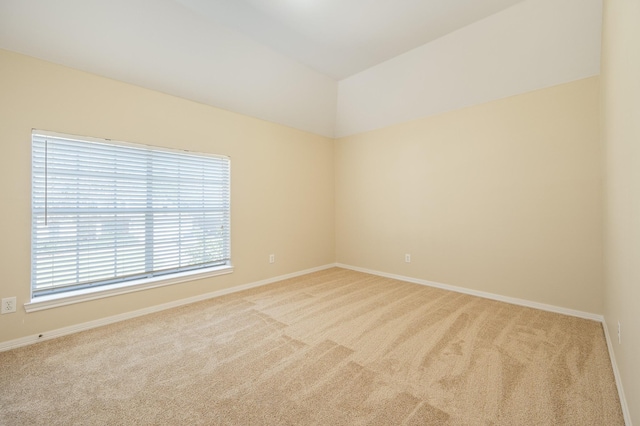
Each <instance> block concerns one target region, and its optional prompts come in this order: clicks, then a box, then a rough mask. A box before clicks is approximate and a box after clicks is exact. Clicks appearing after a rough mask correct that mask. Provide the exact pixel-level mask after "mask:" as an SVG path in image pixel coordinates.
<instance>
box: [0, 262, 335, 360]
mask: <svg viewBox="0 0 640 426" xmlns="http://www.w3.org/2000/svg"><path fill="white" fill-rule="evenodd" d="M335 266H336V265H335V264H329V265H324V266H319V267H316V268H311V269H305V270H304V271H298V272H293V273H291V274H286V275H280V276H277V277H273V278H268V279H265V280H261V281H256V282H253V283H249V284H244V285H239V286H235V287H230V288H225V289H222V290H218V291H214V292H211V293H205V294H201V295H198V296H193V297H188V298H186V299H180V300H175V301H173V302H168V303H164V304H162V305H155V306H150V307H148V308H144V309H139V310H137V311H131V312H125V313H123V314H119V315H114V316H111V317H107V318H101V319H98V320H94V321H88V322H84V323H82V324H76V325H71V326H69V327H63V328H59V329H57V330H51V331H45V332H43V333H39V334H35V335H31V336H26V337H21V338H19V339H14V340H8V341H6V342H0V352H3V351H8V350H10V349H15V348H19V347H21V346H27V345H32V344H34V343H38V342H42V341H45V340H50V339H55V338H56V337H62V336H66V335H69V334H73V333H78V332H80V331H85V330H90V329H92V328H96V327H101V326H103V325H108V324H113V323H116V322H120V321H124V320H127V319H131V318H136V317H139V316H142V315H147V314H151V313H154V312H159V311H164V310H165V309H171V308H175V307H178V306H182V305H188V304H189V303H194V302H200V301H202V300H207V299H212V298H214V297H220V296H224V295H226V294H231V293H236V292H239V291H242V290H248V289H250V288H255V287H260V286H263V285H267V284H272V283H275V282H278V281H282V280H286V279H289V278H295V277H299V276H301V275H306V274H310V273H312V272H317V271H322V270H324V269H329V268H333V267H335Z"/></svg>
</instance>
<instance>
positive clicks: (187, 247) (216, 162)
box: [32, 131, 230, 295]
mask: <svg viewBox="0 0 640 426" xmlns="http://www.w3.org/2000/svg"><path fill="white" fill-rule="evenodd" d="M229 164H230V162H229V159H228V157H223V156H214V155H205V154H203V155H200V154H194V153H188V152H182V151H171V150H167V149H164V148H150V147H146V146H133V145H132V144H126V143H113V142H111V141H95V140H83V138H80V137H75V136H69V137H64V136H61V135H57V134H56V135H55V136H53V135H50V134H39V133H38V132H37V131H34V133H33V135H32V205H33V208H32V214H33V218H32V287H33V294H34V295H38V294H43V293H41V292H47V293H49V292H52V291H53V292H54V291H64V290H68V289H70V288H71V289H73V288H82V287H84V286H94V285H100V284H108V283H112V282H120V281H122V280H124V281H126V280H127V279H136V278H137V277H140V276H154V275H157V274H168V273H171V272H172V271H173V272H177V271H183V270H185V269H190V268H199V267H207V266H211V265H217V264H224V263H225V262H228V261H229V259H230V229H229V228H230V226H229V225H230V222H229V221H230V214H229V211H230V199H229V196H230V182H229V179H230V168H229ZM132 277H133V278H132Z"/></svg>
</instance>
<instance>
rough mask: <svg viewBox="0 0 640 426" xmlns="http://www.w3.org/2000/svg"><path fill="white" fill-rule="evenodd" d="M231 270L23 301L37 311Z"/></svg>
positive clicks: (183, 274) (191, 273)
mask: <svg viewBox="0 0 640 426" xmlns="http://www.w3.org/2000/svg"><path fill="white" fill-rule="evenodd" d="M232 272H233V266H231V265H223V266H215V267H213V268H206V269H197V270H194V271H186V272H181V273H176V274H171V275H170V276H160V277H153V278H143V279H139V280H135V281H127V282H123V283H116V284H109V285H103V286H98V287H90V288H83V289H79V290H73V291H68V292H64V293H56V294H50V295H46V296H38V297H37V298H35V299H32V301H31V302H28V303H25V304H24V309H25V311H27V312H37V311H42V310H45V309H52V308H58V307H60V306H66V305H72V304H75V303H82V302H87V301H89V300H96V299H103V298H105V297H112V296H117V295H120V294H127V293H133V292H136V291H141V290H148V289H151V288H157V287H165V286H168V285H172V284H179V283H183V282H187V281H194V280H200V279H203V278H209V277H215V276H218V275H225V274H230V273H232Z"/></svg>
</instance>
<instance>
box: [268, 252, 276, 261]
mask: <svg viewBox="0 0 640 426" xmlns="http://www.w3.org/2000/svg"><path fill="white" fill-rule="evenodd" d="M275 262H276V255H275V254H270V255H269V263H275Z"/></svg>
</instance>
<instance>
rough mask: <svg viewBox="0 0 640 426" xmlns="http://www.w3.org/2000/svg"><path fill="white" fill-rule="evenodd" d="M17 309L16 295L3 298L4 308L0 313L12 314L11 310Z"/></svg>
mask: <svg viewBox="0 0 640 426" xmlns="http://www.w3.org/2000/svg"><path fill="white" fill-rule="evenodd" d="M15 311H16V298H15V297H7V298H4V299H2V310H1V311H0V313H3V314H10V313H11V312H15Z"/></svg>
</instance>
